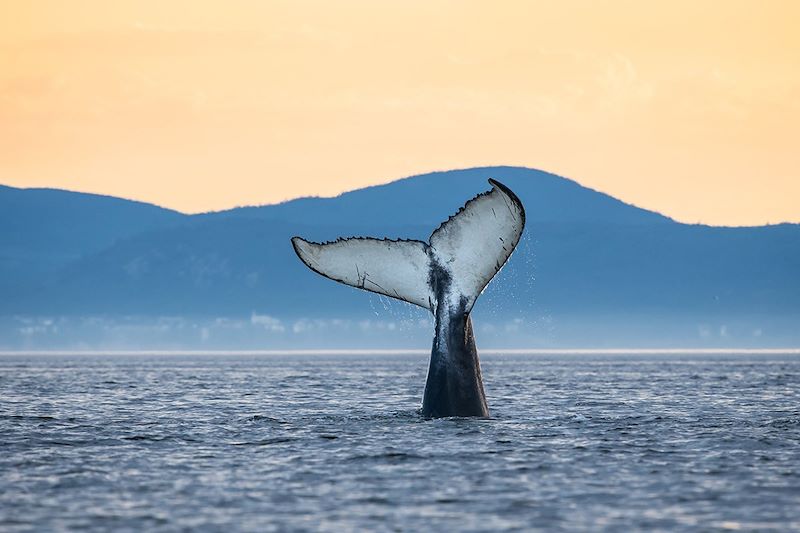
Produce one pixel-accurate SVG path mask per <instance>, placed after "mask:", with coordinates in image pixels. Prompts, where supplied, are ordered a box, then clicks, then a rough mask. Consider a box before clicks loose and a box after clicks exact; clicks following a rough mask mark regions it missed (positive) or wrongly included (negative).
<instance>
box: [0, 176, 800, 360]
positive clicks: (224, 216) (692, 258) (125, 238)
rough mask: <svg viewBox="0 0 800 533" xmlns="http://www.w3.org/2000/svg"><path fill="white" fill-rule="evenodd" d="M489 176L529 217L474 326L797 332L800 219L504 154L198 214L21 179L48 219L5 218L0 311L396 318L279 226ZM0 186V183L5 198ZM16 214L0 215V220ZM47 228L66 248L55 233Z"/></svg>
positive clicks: (378, 225)
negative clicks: (699, 211)
mask: <svg viewBox="0 0 800 533" xmlns="http://www.w3.org/2000/svg"><path fill="white" fill-rule="evenodd" d="M489 177H493V178H496V179H498V180H499V181H501V182H503V183H505V184H506V185H508V186H509V187H510V188H511V189H513V190H514V191H515V192H516V193H517V194H518V196H519V197H520V198H521V200H522V201H523V203H524V205H525V207H526V212H527V220H528V222H527V227H526V233H525V235H524V236H523V240H522V241H521V243H520V246H519V248H518V250H517V252H516V253H515V254H514V255H513V256H512V259H511V260H510V261H509V263H508V265H507V266H506V267H505V268H504V269H503V271H501V273H500V274H499V276H498V279H496V280H495V281H494V282H493V283H492V284H491V285H490V286H489V288H488V289H487V291H486V293H485V294H484V295H483V296H482V297H481V298H480V299H479V300H478V304H477V306H476V310H475V313H476V324H477V323H478V320H479V319H480V320H481V321H483V322H485V323H486V324H490V325H491V324H496V325H497V327H498V328H499V329H497V330H496V332H495V333H496V338H497V339H498V342H499V341H502V340H503V339H504V337H503V332H504V331H505V332H506V333H507V335H506V337H511V336H515V335H516V336H522V337H524V339H525V342H526V343H528V344H530V343H536V342H539V340H540V338H541V337H542V336H544V337H546V338H547V339H549V341H548V340H547V339H545V341H544V343H545V344H548V343H550V344H553V343H555V344H559V345H564V344H565V345H577V344H580V343H582V342H590V341H591V342H593V343H597V342H598V339H601V338H605V339H607V340H608V342H612V343H613V342H615V339H620V338H621V337H623V336H625V335H628V336H631V335H634V333H636V332H638V333H636V334H637V335H639V337H638V338H640V339H641V340H644V341H647V340H648V339H651V338H654V336H656V335H661V336H662V337H664V338H665V339H666V338H667V337H674V336H680V335H691V336H693V338H701V337H703V336H704V332H705V331H710V332H711V336H713V337H715V338H716V339H717V340H718V341H719V342H725V341H726V338H725V337H728V339H727V340H730V337H729V330H730V331H734V329H735V331H737V332H739V333H738V335H739V337H741V338H739V339H738V340H739V341H742V342H744V340H743V339H744V336H746V337H747V339H746V340H747V342H748V343H750V344H753V343H755V344H758V343H763V342H765V339H766V338H767V337H769V338H770V339H772V340H771V341H770V342H773V343H774V342H795V341H794V340H793V339H797V340H800V338H798V337H800V334H796V333H793V332H795V330H797V329H800V328H797V327H795V326H796V325H797V324H798V323H800V322H797V318H798V317H800V278H799V277H798V272H800V226H798V225H793V224H781V225H774V226H763V227H750V228H723V227H709V226H703V225H687V224H680V223H677V222H675V221H673V220H671V219H669V218H667V217H664V216H663V215H660V214H658V213H653V212H651V211H646V210H643V209H639V208H637V207H634V206H631V205H629V204H625V203H623V202H621V201H619V200H617V199H614V198H612V197H610V196H608V195H605V194H602V193H599V192H597V191H593V190H591V189H588V188H585V187H582V186H580V185H579V184H577V183H576V182H574V181H571V180H568V179H565V178H561V177H558V176H554V175H552V174H548V173H545V172H541V171H537V170H531V169H524V168H514V167H492V168H478V169H468V170H458V171H449V172H437V173H431V174H426V175H422V176H415V177H411V178H406V179H402V180H399V181H395V182H392V183H389V184H386V185H380V186H375V187H368V188H365V189H360V190H357V191H352V192H349V193H345V194H342V195H340V196H338V197H336V198H301V199H297V200H292V201H289V202H285V203H282V204H277V205H268V206H259V207H241V208H237V209H232V210H228V211H221V212H215V213H206V214H202V215H194V216H186V215H181V214H178V213H175V212H171V211H167V210H162V209H159V208H156V207H154V206H147V205H146V204H139V203H135V202H126V201H124V200H117V199H110V198H104V197H95V196H93V195H77V197H75V195H76V193H64V192H62V191H48V194H49V196H42V197H41V198H40V199H37V198H36V196H35V194H43V193H44V191H18V190H15V191H18V193H17V194H21V193H25V192H30V193H31V196H30V197H29V203H27V204H25V205H24V207H23V206H22V204H18V206H17V209H18V210H19V211H29V212H38V213H42V212H53V213H57V214H58V218H53V219H50V218H49V217H42V216H41V215H40V216H38V217H36V216H34V215H31V214H26V215H24V216H27V219H26V220H27V221H28V223H29V224H30V227H28V226H27V225H26V224H23V223H19V221H17V222H16V226H11V227H15V228H16V229H15V231H16V232H17V235H15V236H14V237H13V239H16V241H15V242H16V248H15V247H13V246H12V247H9V246H7V244H6V242H7V241H6V240H3V241H0V242H2V253H3V255H4V256H5V257H8V258H10V261H11V262H12V263H13V262H14V261H18V264H22V263H24V262H25V261H27V262H28V264H30V265H32V266H31V267H29V268H27V269H26V273H25V274H24V275H22V274H20V275H17V277H16V278H14V277H13V276H12V277H11V278H9V279H10V284H11V285H13V286H14V287H15V290H16V291H17V292H16V295H17V296H16V297H14V298H3V299H2V301H1V302H0V313H3V314H5V315H7V316H19V315H22V316H42V315H48V316H64V317H80V316H105V317H113V316H127V317H130V316H137V317H164V316H172V317H193V318H192V320H194V321H195V322H193V324H195V326H196V325H197V324H199V323H203V324H206V323H211V322H213V321H218V320H227V319H229V318H231V317H238V319H237V320H240V322H241V321H242V320H243V323H244V324H245V325H247V324H249V325H250V326H254V325H258V326H259V327H261V326H269V325H270V324H271V326H269V327H267V329H270V328H271V330H270V331H272V333H274V334H275V335H279V334H280V335H282V336H283V337H282V338H283V341H285V342H284V344H286V345H289V346H291V345H292V344H291V343H292V339H291V338H289V337H290V333H291V332H290V330H297V329H298V326H297V324H301V326H300V327H299V329H303V328H304V327H305V326H302V324H312V323H313V324H328V323H329V322H330V321H336V320H338V321H340V322H337V323H339V324H344V323H353V324H355V323H360V322H358V321H364V320H372V321H373V322H375V321H377V322H381V321H383V322H385V323H386V324H391V323H394V322H397V320H396V319H397V316H398V313H400V314H402V313H405V311H398V310H397V307H396V306H390V307H389V311H388V312H387V311H383V308H384V302H382V301H381V300H380V299H378V298H377V297H376V296H370V295H368V294H366V293H363V292H361V291H356V290H353V289H352V288H349V287H345V286H341V285H339V284H335V283H332V282H330V281H329V280H326V279H323V278H322V277H320V276H317V275H315V274H313V273H312V272H310V271H308V270H307V269H306V268H305V267H304V266H303V265H302V264H301V263H300V262H299V261H298V260H297V258H296V257H295V256H294V253H293V251H292V249H291V246H290V244H289V238H290V237H291V236H292V235H296V234H298V235H302V236H305V237H308V238H311V239H315V240H330V239H334V238H336V237H339V236H349V235H371V236H377V237H383V236H386V237H408V238H418V239H423V240H427V237H428V235H429V234H430V232H431V231H432V230H433V229H434V228H435V227H436V226H438V224H439V223H441V222H442V221H443V220H445V219H446V218H447V217H448V216H449V215H451V214H452V213H454V212H455V211H456V210H457V209H458V208H459V207H461V205H463V203H464V202H465V201H466V200H467V199H469V198H471V197H473V196H474V195H475V194H477V193H479V192H481V191H483V190H486V189H487V188H488V187H489V186H488V184H487V183H486V179H487V178H489ZM4 192H5V191H4ZM56 193H61V194H63V196H62V197H61V198H60V199H59V198H58V197H57V195H56ZM45 201H47V202H48V203H46V204H44V203H43V202H45ZM5 202H6V199H5V196H4V195H0V206H2V207H4V208H5V207H6V204H5ZM81 202H84V203H81ZM22 216H23V214H22V213H21V217H22ZM10 218H13V217H8V216H4V218H2V219H0V228H2V231H3V234H5V233H6V232H7V231H8V228H9V227H10V225H9V222H8V221H9V219H10ZM15 220H16V219H15ZM20 220H22V218H20ZM98 220H103V221H106V220H109V221H113V223H109V224H106V223H102V224H98V223H97V221H98ZM53 226H60V227H53ZM28 234H30V237H28ZM65 234H68V236H66V237H65ZM76 235H78V236H79V237H76ZM59 236H60V237H59ZM80 237H82V238H80ZM60 238H64V241H63V243H62V241H60V240H59V239H60ZM3 239H7V240H11V239H8V238H7V237H3ZM26 242H30V243H32V244H31V245H30V248H29V249H26V248H25V243H26ZM48 242H49V243H54V242H55V243H58V244H59V246H61V248H48V246H47V245H46V244H44V243H48ZM37 247H38V248H37ZM31 250H33V251H36V250H39V253H40V254H41V255H38V256H37V254H36V253H33V252H32V251H31ZM47 253H50V254H51V255H49V256H48V255H47ZM20 256H22V258H23V259H19V257H20ZM39 257H43V259H42V261H41V262H37V261H38V258H39ZM31 272H34V273H36V274H35V275H31V274H30V273H31ZM40 273H46V275H45V274H42V275H40ZM12 274H13V271H12ZM2 290H7V289H2ZM398 305H401V304H398ZM376 306H377V308H376ZM376 313H377V316H376ZM409 316H412V318H413V317H419V315H418V314H417V315H409ZM423 316H424V314H423ZM254 317H267V318H254ZM413 319H414V320H416V318H413ZM326 320H327V321H329V322H325V321H326ZM204 321H205V322H204ZM209 321H211V322H209ZM348 321H349V322H348ZM214 323H217V322H214ZM330 323H334V322H330ZM278 324H280V327H279V326H278ZM290 324H293V325H294V326H292V327H291V328H290V327H288V326H289V325H290ZM520 324H521V325H522V327H520ZM734 326H735V327H734ZM187 327H189V326H187ZM354 327H355V326H354ZM387 327H389V326H387ZM493 327H494V326H493ZM198 328H199V329H207V326H202V327H199V326H198ZM487 328H488V326H487ZM732 328H733V329H732ZM520 330H524V331H520ZM295 333H296V331H295ZM489 333H490V332H489ZM489 333H486V335H488V334H489ZM524 333H527V336H524V335H523V334H524ZM512 334H513V335H512ZM517 334H519V335H517ZM348 335H349V336H350V337H352V336H353V335H355V333H354V332H353V331H350V332H349V333H348ZM770 335H771V336H770ZM793 335H794V336H793ZM698 336H699V337H698ZM705 336H706V337H707V336H708V335H705ZM592 339H593V340H592ZM306 340H308V339H306ZM283 341H282V342H283ZM550 341H552V342H550ZM664 342H666V341H664ZM570 343H571V344H570Z"/></svg>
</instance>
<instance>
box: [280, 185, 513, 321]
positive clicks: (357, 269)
mask: <svg viewBox="0 0 800 533" xmlns="http://www.w3.org/2000/svg"><path fill="white" fill-rule="evenodd" d="M489 183H490V184H491V185H492V189H491V190H490V191H487V192H484V193H482V194H479V195H478V196H476V197H475V198H473V199H472V200H470V201H469V202H467V203H466V205H464V207H462V208H461V209H460V210H459V211H458V212H457V213H456V214H455V215H453V216H451V217H450V218H449V219H448V220H447V221H445V222H444V223H442V225H441V226H439V227H438V228H437V229H436V230H435V231H434V232H433V233H432V234H431V236H430V239H429V241H428V242H427V243H424V242H422V241H412V240H388V239H372V238H365V237H351V238H348V239H338V240H336V241H333V242H328V243H321V244H320V243H313V242H309V241H306V240H304V239H302V238H300V237H294V238H293V239H292V244H293V245H294V249H295V251H296V252H297V255H298V256H299V257H300V259H301V260H302V261H303V262H304V263H305V264H306V265H307V266H308V267H309V268H311V269H312V270H314V271H315V272H318V273H319V274H322V275H323V276H325V277H328V278H330V279H333V280H336V281H339V282H341V283H345V284H347V285H351V286H353V287H358V288H360V289H365V290H368V291H371V292H375V293H378V294H383V295H385V296H389V297H391V298H397V299H399V300H403V301H406V302H409V303H412V304H416V305H419V306H421V307H424V308H427V309H430V310H431V311H434V310H435V306H436V305H437V297H436V293H437V291H438V292H439V294H440V298H441V297H442V296H444V297H446V298H447V299H448V300H452V302H450V303H455V302H456V301H458V300H462V299H464V300H465V302H464V303H465V304H466V311H467V312H469V310H471V309H472V306H473V305H474V303H475V300H477V298H478V296H479V295H480V293H481V292H482V291H483V289H484V288H485V287H486V285H487V284H488V283H489V282H490V281H491V279H492V278H493V277H494V276H495V274H497V272H498V271H499V270H500V269H501V268H502V266H503V265H504V264H505V262H506V261H507V260H508V258H509V257H510V256H511V252H513V251H514V248H515V247H516V245H517V243H518V242H519V239H520V237H521V236H522V230H523V229H524V227H525V211H524V209H523V207H522V203H521V202H520V201H519V199H518V198H517V197H516V195H515V194H514V193H513V192H511V191H510V190H509V189H508V188H506V187H505V186H504V185H502V184H500V183H498V182H496V181H494V180H489ZM442 280H446V284H447V286H446V287H439V288H438V289H437V286H436V284H437V283H443V281H442ZM442 289H444V290H442Z"/></svg>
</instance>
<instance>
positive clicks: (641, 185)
mask: <svg viewBox="0 0 800 533" xmlns="http://www.w3.org/2000/svg"><path fill="white" fill-rule="evenodd" d="M478 165H521V166H528V167H535V168H540V169H543V170H547V171H550V172H554V173H556V174H560V175H563V176H567V177H570V178H572V179H575V180H576V181H578V182H580V183H582V184H583V185H586V186H589V187H592V188H595V189H598V190H601V191H604V192H607V193H609V194H612V195H613V196H616V197H618V198H620V199H622V200H624V201H626V202H631V203H634V204H636V205H639V206H641V207H645V208H649V209H654V210H657V211H660V212H662V213H665V214H667V215H669V216H672V217H674V218H676V219H678V220H681V221H685V222H698V221H699V222H704V223H710V224H724V225H750V224H762V223H772V222H780V221H794V222H800V2H798V1H793V0H787V1H768V0H764V1H755V0H754V1H749V2H742V1H735V0H720V1H701V0H692V1H680V0H679V1H674V0H673V1H670V2H656V1H652V2H651V1H644V0H640V1H594V2H576V1H559V2H534V1H523V2H488V1H486V2H469V1H437V0H425V1H411V0H405V1H402V2H401V1H388V0H386V1H383V0H369V1H368V0H364V1H355V0H320V1H303V0H291V1H286V2H283V1H257V0H252V1H247V0H237V1H233V0H227V1H207V0H192V1H185V2H184V1H168V0H157V1H152V0H113V1H112V0H69V1H65V0H53V1H42V0H20V1H11V0H0V183H3V184H7V185H13V186H21V187H34V186H36V187H41V186H47V187H59V188H67V189H72V190H78V191H88V192H97V193H103V194H111V195H116V196H122V197H126V198H133V199H138V200H144V201H148V202H153V203H156V204H159V205H163V206H167V207H172V208H175V209H178V210H181V211H186V212H197V211H205V210H211V209H223V208H228V207H233V206H235V205H242V204H261V203H274V202H277V201H281V200H285V199H288V198H293V197H297V196H302V195H325V196H327V195H335V194H338V193H340V192H342V191H345V190H350V189H354V188H358V187H362V186H365V185H371V184H377V183H384V182H388V181H391V180H394V179H397V178H401V177H404V176H408V175H412V174H417V173H423V172H428V171H432V170H442V169H451V168H465V167H471V166H478Z"/></svg>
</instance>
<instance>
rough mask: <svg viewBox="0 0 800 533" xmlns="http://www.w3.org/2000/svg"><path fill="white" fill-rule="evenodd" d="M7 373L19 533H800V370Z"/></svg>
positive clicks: (709, 366) (6, 361) (299, 363)
mask: <svg viewBox="0 0 800 533" xmlns="http://www.w3.org/2000/svg"><path fill="white" fill-rule="evenodd" d="M427 362H428V358H427V355H424V354H414V355H397V354H393V355H386V354H383V355H374V354H365V353H359V354H349V355H348V354H343V353H342V354H336V355H324V356H322V355H293V356H280V355H271V356H264V355H227V356H223V355H218V354H217V355H206V356H203V355H163V354H139V355H126V356H108V355H102V354H98V355H93V356H80V355H58V356H52V355H51V356H37V355H5V356H2V357H0V446H1V447H2V450H3V453H2V454H0V510H2V512H1V513H0V529H2V530H4V531H41V530H53V529H64V528H83V529H87V530H108V529H113V530H118V531H119V530H123V531H124V530H137V531H140V530H163V531H170V530H177V529H184V528H198V527H201V526H202V527H204V528H206V529H209V530H223V529H224V530H227V531H235V530H259V531H275V530H304V529H321V530H335V531H342V530H363V529H371V530H421V529H431V530H486V529H490V528H491V529H501V530H519V529H531V528H538V529H542V530H557V529H579V530H580V529H585V530H602V529H609V530H629V529H631V528H647V529H653V528H660V529H689V530H704V531H707V530H717V529H720V530H722V529H738V528H743V529H757V530H768V529H776V530H788V529H792V528H795V529H796V528H800V466H798V465H800V446H798V445H799V444H800V402H798V398H800V379H798V378H799V377H800V358H798V357H797V355H796V354H779V353H771V354H766V355H756V354H724V353H718V354H713V355H711V354H647V355H633V354H613V353H608V354H602V355H597V354H594V355H586V354H583V355H566V354H560V355H550V356H547V355H537V356H531V355H518V354H516V355H515V354H503V353H500V354H484V355H483V357H482V365H483V372H484V378H485V383H486V389H487V397H488V400H489V405H490V409H491V411H492V418H491V419H489V420H477V419H443V420H424V419H422V418H421V417H420V416H419V415H418V414H417V413H416V409H417V408H418V406H419V402H420V398H421V395H422V387H423V384H424V378H425V372H426V370H427Z"/></svg>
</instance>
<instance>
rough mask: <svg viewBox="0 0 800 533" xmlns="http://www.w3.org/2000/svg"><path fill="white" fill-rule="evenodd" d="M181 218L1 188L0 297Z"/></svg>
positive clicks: (103, 201)
mask: <svg viewBox="0 0 800 533" xmlns="http://www.w3.org/2000/svg"><path fill="white" fill-rule="evenodd" d="M185 218H186V216H185V215H183V214H181V213H178V212H176V211H171V210H169V209H163V208H161V207H156V206H154V205H150V204H146V203H142V202H134V201H130V200H122V199H120V198H114V197H111V196H101V195H97V194H84V193H77V192H71V191H62V190H57V189H18V188H15V187H7V186H2V185H0V294H6V295H9V294H10V293H12V292H15V291H16V290H19V289H23V288H25V287H29V286H31V285H36V284H38V283H41V282H42V281H43V279H45V278H47V277H48V276H49V275H51V274H53V273H54V272H56V271H57V270H58V269H60V268H62V267H64V266H65V265H67V264H69V263H70V262H73V261H76V260H78V259H80V258H81V257H82V256H85V255H89V254H92V253H96V252H99V251H101V250H103V249H105V248H107V247H109V246H112V245H113V244H114V243H115V242H117V241H119V240H122V239H125V238H127V237H131V236H133V235H136V234H138V233H141V232H143V231H148V230H153V229H157V228H164V227H167V226H169V225H172V224H176V223H179V222H181V221H183V220H184V219H185Z"/></svg>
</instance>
